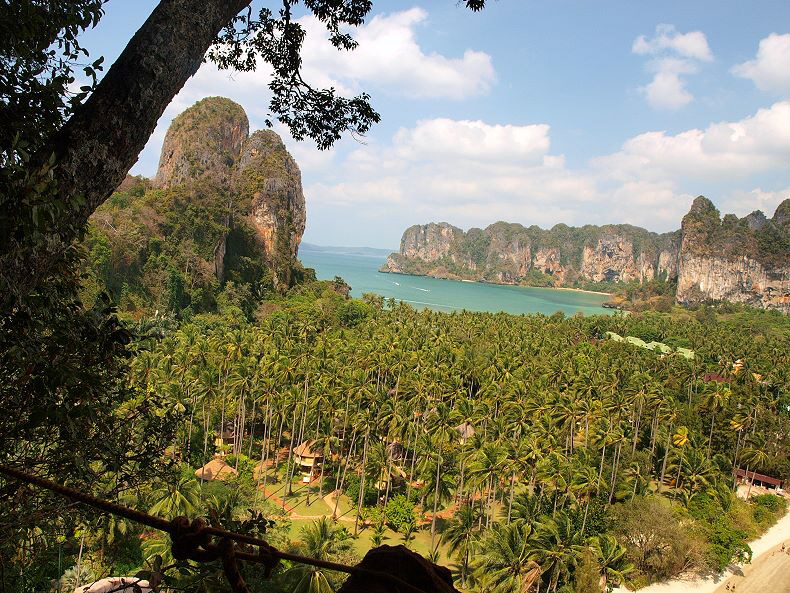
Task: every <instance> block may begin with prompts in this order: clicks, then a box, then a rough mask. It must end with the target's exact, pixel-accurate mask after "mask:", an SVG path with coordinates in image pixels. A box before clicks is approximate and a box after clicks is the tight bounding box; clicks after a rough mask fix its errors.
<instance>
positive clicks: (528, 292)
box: [299, 246, 612, 315]
mask: <svg viewBox="0 0 790 593" xmlns="http://www.w3.org/2000/svg"><path fill="white" fill-rule="evenodd" d="M327 249H328V248H321V250H320V251H319V250H314V249H311V248H305V247H304V246H303V247H302V248H301V249H300V250H299V259H300V260H301V261H302V263H303V264H304V265H305V266H306V267H308V268H314V269H315V271H316V275H317V276H318V279H319V280H332V279H333V278H334V277H335V276H340V277H342V278H343V279H344V280H345V281H346V282H348V283H349V284H350V285H351V294H352V296H355V297H361V296H362V294H363V293H366V292H372V293H376V294H379V295H381V296H383V297H385V298H394V299H396V300H398V301H404V302H407V303H409V304H411V305H412V306H414V307H417V308H423V307H427V308H430V309H436V310H438V311H453V310H461V309H466V310H467V311H491V312H499V311H504V312H506V313H513V314H521V313H544V314H546V315H551V314H552V313H555V312H557V311H562V312H564V313H565V314H566V315H573V314H574V313H578V312H582V313H584V314H585V315H610V314H611V313H612V310H611V309H604V308H603V307H601V304H602V303H604V302H605V301H606V300H607V298H608V297H606V296H604V295H599V294H591V293H586V292H576V291H570V290H557V289H554V288H526V287H521V286H499V285H496V284H480V283H475V282H457V281H455V280H440V279H438V278H427V277H425V276H407V275H402V274H382V273H381V272H379V271H378V270H379V268H380V267H381V266H382V265H383V264H384V262H385V261H386V259H387V258H386V256H385V255H383V254H382V255H378V254H377V255H360V254H355V253H349V252H342V251H340V249H341V248H337V250H332V251H329V250H327Z"/></svg>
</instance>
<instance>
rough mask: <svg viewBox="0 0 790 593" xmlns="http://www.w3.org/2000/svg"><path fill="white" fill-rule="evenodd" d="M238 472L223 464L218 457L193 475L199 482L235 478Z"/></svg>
mask: <svg viewBox="0 0 790 593" xmlns="http://www.w3.org/2000/svg"><path fill="white" fill-rule="evenodd" d="M237 473H238V472H237V471H236V470H235V469H233V468H232V467H231V466H229V465H228V464H227V463H225V462H224V461H223V460H222V459H220V458H219V457H215V458H214V459H212V460H211V461H209V462H208V463H207V464H206V465H204V466H203V467H201V468H200V469H198V470H196V471H195V475H196V476H197V477H198V478H200V479H201V480H208V481H210V480H227V479H230V478H232V477H233V476H235V475H236V474H237Z"/></svg>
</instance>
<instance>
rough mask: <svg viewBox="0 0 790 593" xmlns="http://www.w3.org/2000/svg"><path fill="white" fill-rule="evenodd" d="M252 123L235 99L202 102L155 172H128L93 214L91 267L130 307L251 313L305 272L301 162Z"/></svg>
mask: <svg viewBox="0 0 790 593" xmlns="http://www.w3.org/2000/svg"><path fill="white" fill-rule="evenodd" d="M248 128H249V124H248V122H247V116H246V114H245V113H244V110H243V109H242V108H241V106H239V105H237V104H236V103H234V102H232V101H230V100H228V99H223V98H220V97H211V98H208V99H204V100H202V101H200V102H198V103H196V104H195V105H194V106H193V107H190V108H189V109H187V110H186V111H184V112H183V113H182V114H181V115H179V116H178V117H176V118H175V119H174V120H173V122H172V124H171V126H170V129H169V130H168V132H167V135H166V140H165V142H164V145H163V147H162V155H161V158H160V162H159V169H158V171H157V174H156V177H155V178H154V179H153V180H152V181H149V180H147V179H144V178H141V177H128V178H127V179H126V180H125V181H124V182H123V183H122V184H121V186H120V187H119V188H118V189H117V191H116V193H114V194H113V195H112V196H111V197H110V198H109V199H108V200H107V202H106V203H105V204H104V205H102V207H100V208H99V209H98V210H97V211H96V212H95V213H94V215H93V216H92V217H91V219H90V232H89V236H88V239H87V241H86V243H87V245H86V247H87V248H88V251H89V259H90V262H91V267H92V268H93V270H94V271H95V274H96V276H98V282H97V283H98V285H99V287H100V288H101V289H105V290H108V291H110V292H111V293H112V294H114V295H115V296H116V298H117V299H118V300H119V301H120V302H121V304H122V306H123V307H124V308H126V309H129V310H147V311H150V312H153V311H156V310H159V311H162V310H172V311H181V310H185V309H191V310H192V311H193V312H203V311H215V310H217V309H218V308H221V307H228V306H240V305H239V303H243V304H244V307H246V308H247V309H248V310H247V313H248V314H250V310H249V309H250V308H252V307H254V306H255V303H256V302H257V301H256V299H260V298H263V297H265V296H266V294H267V293H268V292H270V291H271V290H278V291H284V290H287V289H288V288H289V287H290V286H291V285H292V284H293V283H294V282H295V281H297V280H298V278H299V277H301V276H302V275H303V274H304V270H303V268H302V267H301V265H300V264H299V262H298V260H297V253H298V249H299V243H300V241H301V237H302V234H303V232H304V227H305V199H304V194H303V192H302V182H301V173H300V171H299V167H298V165H297V164H296V162H295V161H294V159H293V158H292V157H291V155H290V154H288V151H287V150H286V149H285V146H284V144H283V142H282V140H281V139H280V137H279V136H278V135H277V134H275V133H274V132H272V131H269V130H267V131H258V132H254V133H253V134H252V135H249V133H248Z"/></svg>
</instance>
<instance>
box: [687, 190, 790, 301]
mask: <svg viewBox="0 0 790 593" xmlns="http://www.w3.org/2000/svg"><path fill="white" fill-rule="evenodd" d="M788 208H790V200H785V201H784V202H782V204H780V205H779V207H778V208H777V209H776V212H775V214H774V217H773V218H772V219H768V218H767V217H766V216H765V215H764V214H763V213H762V212H759V211H757V212H752V213H751V214H749V215H748V216H746V217H744V218H743V219H740V220H739V219H738V218H737V217H735V216H733V215H729V214H728V215H727V216H725V217H724V220H721V219H720V218H719V212H718V210H716V208H715V206H714V205H713V204H712V203H711V202H710V200H707V199H706V198H703V197H699V198H697V199H696V200H694V204H693V205H692V207H691V210H690V211H689V213H688V214H687V215H686V216H685V217H683V224H682V244H681V252H680V263H679V273H678V290H677V299H678V301H679V302H681V303H687V304H693V303H699V302H703V301H706V300H722V301H730V302H735V303H746V304H749V305H753V306H757V307H763V308H767V309H778V310H780V311H784V312H790V232H788V229H787V225H786V223H785V219H784V217H785V216H786V212H787V210H788Z"/></svg>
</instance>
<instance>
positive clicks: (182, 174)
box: [154, 97, 250, 188]
mask: <svg viewBox="0 0 790 593" xmlns="http://www.w3.org/2000/svg"><path fill="white" fill-rule="evenodd" d="M249 132H250V122H249V120H248V119H247V114H246V113H245V112H244V109H242V107H241V105H239V104H237V103H234V102H233V101H231V100H230V99H225V98H223V97H208V98H206V99H203V100H202V101H198V102H197V103H195V104H194V105H193V106H192V107H190V108H189V109H187V110H185V111H184V112H182V113H181V114H180V115H178V116H177V117H175V118H174V119H173V121H172V122H171V123H170V127H169V128H168V129H167V134H165V140H164V143H163V144H162V152H161V155H160V157H159V168H158V169H157V172H156V177H154V187H159V188H166V187H173V186H175V185H180V184H182V183H187V182H191V181H196V180H198V179H201V178H204V177H208V178H210V179H212V180H214V181H218V182H220V183H227V182H228V181H230V175H231V170H232V168H233V165H234V164H235V163H236V161H237V160H238V158H239V154H240V153H241V148H242V145H243V144H244V142H245V141H246V140H247V136H248V135H249Z"/></svg>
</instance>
